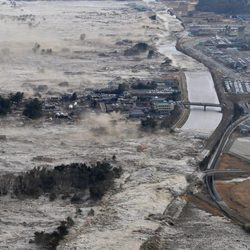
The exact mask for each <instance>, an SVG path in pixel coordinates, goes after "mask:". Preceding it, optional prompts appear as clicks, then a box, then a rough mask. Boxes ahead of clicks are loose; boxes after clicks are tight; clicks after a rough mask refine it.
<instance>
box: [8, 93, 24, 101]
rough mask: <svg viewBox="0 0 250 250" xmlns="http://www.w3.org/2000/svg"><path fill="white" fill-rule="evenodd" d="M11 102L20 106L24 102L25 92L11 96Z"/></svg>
mask: <svg viewBox="0 0 250 250" xmlns="http://www.w3.org/2000/svg"><path fill="white" fill-rule="evenodd" d="M9 99H10V102H11V103H15V104H19V103H20V102H21V101H22V100H23V92H16V93H15V94H10V98H9Z"/></svg>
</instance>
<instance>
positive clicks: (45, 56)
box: [0, 0, 247, 250]
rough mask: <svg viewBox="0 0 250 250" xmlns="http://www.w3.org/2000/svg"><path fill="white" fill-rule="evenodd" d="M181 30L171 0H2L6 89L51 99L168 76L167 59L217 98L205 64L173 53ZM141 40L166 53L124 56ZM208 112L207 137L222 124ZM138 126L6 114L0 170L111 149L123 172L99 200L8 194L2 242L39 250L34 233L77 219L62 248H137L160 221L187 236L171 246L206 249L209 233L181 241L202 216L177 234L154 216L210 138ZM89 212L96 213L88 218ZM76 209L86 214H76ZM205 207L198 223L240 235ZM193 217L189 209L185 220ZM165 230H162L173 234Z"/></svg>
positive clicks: (103, 154)
mask: <svg viewBox="0 0 250 250" xmlns="http://www.w3.org/2000/svg"><path fill="white" fill-rule="evenodd" d="M152 13H153V14H154V13H156V14H157V18H156V20H152V19H150V18H149V16H151V15H152ZM182 30H183V27H182V26H181V23H180V22H179V21H178V20H177V19H176V18H175V17H174V16H170V15H169V14H168V13H167V7H166V6H165V4H164V3H160V2H157V3H156V2H154V1H146V2H141V1H31V2H25V1H18V2H17V6H16V7H15V8H12V7H11V6H10V4H9V2H5V1H2V0H0V31H1V33H0V66H1V67H0V92H1V93H10V92H15V91H23V92H24V93H25V95H26V96H29V95H30V96H31V95H33V94H39V95H40V96H42V97H44V96H53V95H57V94H60V93H72V92H73V91H82V90H83V89H84V88H86V87H93V86H94V87H97V86H106V84H107V83H108V82H109V81H110V80H114V79H116V78H118V79H120V78H126V79H127V78H131V77H139V78H142V79H148V78H151V79H152V78H161V77H162V76H164V75H167V74H168V72H166V71H164V70H162V68H161V63H162V62H163V61H164V59H165V58H166V57H169V58H170V59H172V63H173V65H174V66H177V67H180V68H181V69H182V70H184V71H199V70H202V71H205V73H204V74H205V75H206V79H208V82H209V84H208V88H209V90H208V91H211V94H212V95H213V96H214V89H213V83H212V82H211V79H210V78H209V77H210V76H209V73H208V72H207V71H206V69H205V68H204V66H203V65H201V64H199V63H197V62H196V61H194V60H193V59H191V58H189V57H187V56H185V55H183V54H181V53H180V52H178V51H177V50H176V49H175V40H176V37H175V36H174V34H176V32H179V31H182ZM140 41H143V42H146V43H148V44H149V45H150V46H153V47H154V48H157V49H158V51H159V52H160V53H161V54H159V55H157V56H156V57H154V58H152V59H150V60H149V59H148V58H147V55H145V54H143V55H138V56H132V57H128V56H124V51H125V50H126V49H128V48H130V47H131V46H132V45H134V44H136V43H138V42H140ZM197 81H198V80H197ZM62 82H64V83H65V82H66V83H67V84H63V85H62V84H60V83H62ZM192 82H193V81H192ZM192 91H193V90H192V89H190V94H192V93H191V92H192ZM197 95H198V94H197ZM203 97H204V92H203V94H202V96H201V98H203ZM204 98H205V97H204ZM202 100H203V99H202ZM192 113H193V110H191V116H190V117H192ZM204 113H205V112H202V116H200V117H201V118H199V119H201V120H202V119H203V117H204V116H203V115H204ZM206 114H207V115H209V117H208V118H207V119H210V120H213V116H214V114H216V119H215V120H213V121H214V123H213V124H212V123H208V124H209V126H208V127H204V130H205V133H207V132H208V130H209V132H210V131H212V130H213V129H215V127H216V124H217V122H219V119H220V117H219V116H217V112H211V113H210V112H206ZM210 114H211V116H210ZM218 114H219V113H218ZM197 119H198V118H197ZM202 124H203V125H204V126H205V125H206V124H205V123H204V121H203V123H202ZM138 127H139V123H138V122H132V121H126V120H125V119H124V117H123V116H122V115H120V114H111V115H109V114H102V115H97V114H94V113H90V114H86V115H83V116H82V117H81V118H80V119H79V120H78V121H77V122H76V123H70V122H69V123H67V122H62V123H58V124H51V123H47V122H44V123H41V122H40V121H38V122H30V123H27V122H25V121H24V120H22V119H17V120H14V119H12V117H11V116H9V117H7V118H6V119H1V123H0V140H1V141H0V170H1V174H6V173H8V174H17V173H19V172H23V171H26V170H29V169H32V168H33V167H35V166H48V167H51V166H55V165H58V164H61V163H65V164H66V163H71V162H95V161H97V160H102V159H104V158H106V159H107V160H110V159H111V158H112V157H113V156H114V155H115V156H116V161H115V162H113V164H114V165H116V166H120V167H122V169H123V174H122V176H121V178H120V179H117V180H116V181H115V186H114V189H113V190H111V191H110V192H108V193H107V194H106V195H105V196H104V197H103V199H102V200H101V201H100V202H98V203H96V204H89V203H86V204H85V203H83V204H77V205H73V204H71V203H70V202H68V201H65V200H60V199H56V200H55V201H53V202H51V201H49V199H48V198H47V197H41V198H39V199H37V200H35V199H24V200H18V199H16V198H13V197H10V196H1V197H0V215H1V221H0V239H1V240H0V248H1V249H18V250H20V249H25V250H26V249H37V248H36V246H35V245H34V244H33V243H32V241H31V243H29V242H30V239H33V236H34V232H35V231H41V230H45V231H52V230H53V229H54V228H55V227H57V226H58V223H59V222H60V221H61V220H63V219H65V218H66V217H67V216H71V217H72V218H73V219H74V221H75V225H74V226H73V227H72V228H71V230H70V232H69V235H68V236H67V237H66V238H65V240H64V241H62V242H61V244H60V245H59V248H58V249H114V250H116V249H124V250H125V249H139V248H140V246H141V245H142V243H144V242H145V241H146V240H147V239H148V238H149V237H150V236H152V235H154V233H155V230H156V229H157V228H158V227H159V226H161V225H163V224H167V226H166V230H168V233H169V232H170V234H171V235H174V236H176V237H177V238H178V240H180V241H181V243H180V248H178V246H177V247H175V248H172V249H183V242H182V240H183V241H185V240H187V241H188V242H189V244H190V248H192V246H194V245H195V246H197V247H198V245H197V244H198V243H197V242H200V241H202V243H201V246H204V245H206V242H207V235H206V234H205V233H204V234H203V235H202V237H201V238H199V240H197V242H196V243H197V244H196V243H195V244H194V242H193V241H192V237H186V238H184V239H183V237H182V236H183V234H184V235H186V236H187V235H189V234H190V232H192V234H195V233H196V232H195V231H196V225H197V223H198V222H196V220H194V222H190V224H187V223H185V225H186V226H187V227H188V226H190V227H192V229H193V231H190V228H185V229H183V230H182V229H181V231H179V228H178V227H176V228H174V227H173V226H170V225H168V223H167V222H165V221H164V222H162V221H161V220H160V219H157V218H156V219H152V214H153V215H156V217H157V216H159V215H161V214H163V213H164V211H165V209H166V207H167V206H168V205H169V204H170V203H171V202H172V201H173V199H174V198H175V197H177V196H178V195H181V194H183V193H185V191H186V189H187V187H188V182H187V180H186V176H187V175H189V174H192V173H193V172H195V171H196V169H197V166H198V163H199V162H198V160H197V158H198V157H197V156H199V155H200V153H201V152H202V151H203V146H204V141H203V139H200V138H197V137H195V136H194V135H190V134H186V133H185V132H184V133H180V134H169V133H168V132H166V131H159V132H157V133H152V134H147V133H144V132H142V131H140V130H139V129H138ZM184 128H185V127H184ZM192 129H194V133H196V124H194V123H192V126H191V130H192ZM204 130H203V129H202V132H204ZM91 208H92V209H94V216H91V217H90V216H89V215H88V213H89V211H90V209H91ZM79 209H80V211H81V214H80V215H79V213H78V214H77V212H76V211H79ZM200 213H201V212H200V211H198V212H197V211H196V210H195V211H194V212H193V214H192V215H193V216H194V217H195V218H196V216H198V219H197V221H199V223H200V221H201V217H202V223H203V224H204V223H205V224H206V225H210V226H211V231H212V230H213V228H212V226H213V223H214V221H215V220H216V228H217V226H218V228H220V230H221V228H224V226H225V224H226V225H227V232H234V233H235V235H236V236H237V235H238V234H239V232H238V231H239V230H238V228H233V229H232V231H231V230H229V228H228V224H229V223H228V221H226V220H223V221H217V218H214V217H213V218H212V219H211V216H210V215H208V214H205V215H206V216H203V215H204V213H203V212H202V216H199V214H200ZM184 215H185V211H184ZM184 215H183V216H184ZM187 215H188V214H187ZM191 217H192V216H191ZM191 217H190V215H188V217H187V218H188V220H189V218H191ZM192 223H194V224H192ZM209 223H210V224H209ZM177 226H178V225H177ZM181 228H182V227H181ZM185 230H186V231H185ZM237 230H238V231H237ZM187 232H188V233H187ZM168 233H166V234H164V235H163V236H164V237H165V236H166V237H168V238H169V239H170V240H171V239H172V238H171V237H172V236H171V235H169V234H168ZM206 233H207V232H206ZM180 235H181V237H180ZM221 235H222V234H221ZM227 235H228V234H227ZM236 236H235V237H233V238H232V241H234V240H235V238H236ZM164 237H163V238H164ZM228 238H230V237H227V239H228ZM230 239H231V238H230ZM232 241H230V243H232ZM176 242H177V241H176ZM245 242H247V240H245V238H244V239H243V240H242V244H241V243H235V242H233V243H234V244H235V246H237V247H238V246H239V247H241V246H242V245H244V244H245ZM172 244H173V242H172ZM215 244H216V243H215ZM228 244H229V243H228ZM219 245H220V244H219ZM217 246H218V245H217ZM222 249H223V248H222ZM235 249H237V248H235ZM238 249H239V248H238Z"/></svg>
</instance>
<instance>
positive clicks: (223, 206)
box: [204, 115, 250, 225]
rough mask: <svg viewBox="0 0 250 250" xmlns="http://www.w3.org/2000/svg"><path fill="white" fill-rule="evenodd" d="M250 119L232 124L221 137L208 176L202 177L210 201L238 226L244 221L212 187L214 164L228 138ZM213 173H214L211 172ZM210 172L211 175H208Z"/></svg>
mask: <svg viewBox="0 0 250 250" xmlns="http://www.w3.org/2000/svg"><path fill="white" fill-rule="evenodd" d="M248 119H250V115H247V116H244V117H242V118H240V119H239V120H237V121H236V122H234V123H232V124H231V125H230V126H229V127H228V128H227V130H226V132H225V133H224V135H223V137H222V138H221V141H220V143H219V146H218V147H217V149H216V151H215V153H214V154H213V156H212V157H211V159H210V161H209V163H208V168H207V169H208V170H207V172H209V174H206V175H205V177H204V181H205V184H206V186H207V189H208V192H209V195H210V197H211V198H212V200H213V201H214V202H215V203H216V204H217V206H218V207H219V208H220V209H221V211H222V212H223V213H224V214H225V215H226V216H227V217H229V218H231V219H232V220H234V221H236V222H237V223H239V224H240V225H244V224H245V223H246V219H245V218H243V217H241V216H240V215H238V214H237V213H236V212H235V211H233V210H232V209H230V208H229V207H228V206H227V205H226V204H225V202H223V201H222V199H221V198H220V196H219V194H218V193H217V191H216V189H215V187H214V174H215V173H216V170H215V167H216V164H217V162H218V160H219V158H220V156H221V153H222V152H223V150H224V148H225V146H226V144H227V142H228V140H229V138H230V136H231V135H232V133H233V132H234V131H235V129H236V128H237V127H238V126H239V125H240V124H241V123H242V122H243V121H245V120H248ZM213 171H214V172H213ZM210 172H211V173H210Z"/></svg>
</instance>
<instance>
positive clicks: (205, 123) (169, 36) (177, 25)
mask: <svg viewBox="0 0 250 250" xmlns="http://www.w3.org/2000/svg"><path fill="white" fill-rule="evenodd" d="M145 2H147V4H148V6H150V7H151V8H152V10H153V11H154V12H155V13H156V14H157V16H158V18H159V19H160V20H161V21H162V22H163V24H164V28H165V30H164V32H162V33H161V34H160V39H159V42H158V44H157V45H158V50H159V52H160V53H162V54H164V55H165V56H166V57H168V58H170V59H171V60H172V62H173V65H174V66H177V67H179V68H181V69H182V70H183V71H184V72H185V76H186V83H187V90H188V99H189V101H190V102H206V103H214V104H218V103H219V100H218V96H217V93H216V90H215V87H214V81H213V78H212V76H211V73H210V72H209V70H208V69H207V68H206V67H205V66H204V65H203V64H201V63H199V62H198V61H196V60H194V59H193V58H191V57H189V56H187V55H184V54H183V53H181V52H180V51H178V50H177V49H176V47H175V45H176V39H177V37H176V34H177V36H186V35H187V32H186V31H185V30H184V28H183V26H182V25H181V22H180V20H178V19H177V18H176V17H175V16H171V15H170V14H169V13H168V12H167V8H166V7H165V6H164V5H163V6H161V4H160V3H159V2H154V1H150V0H149V1H147V0H145ZM221 119H222V113H221V112H220V108H212V107H208V108H207V111H204V109H203V107H191V108H190V115H189V117H188V119H187V121H186V123H185V124H184V125H183V127H182V130H185V131H191V132H195V133H200V134H203V135H206V136H209V135H211V134H212V133H213V131H214V130H215V129H216V128H217V126H218V125H219V123H220V121H221Z"/></svg>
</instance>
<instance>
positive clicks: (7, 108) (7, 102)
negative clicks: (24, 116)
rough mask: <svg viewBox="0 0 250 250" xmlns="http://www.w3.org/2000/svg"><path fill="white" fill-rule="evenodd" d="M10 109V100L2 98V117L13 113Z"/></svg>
mask: <svg viewBox="0 0 250 250" xmlns="http://www.w3.org/2000/svg"><path fill="white" fill-rule="evenodd" d="M10 108H11V103H10V100H9V99H6V98H3V97H2V96H0V115H7V113H9V112H10V111H11V110H10Z"/></svg>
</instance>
